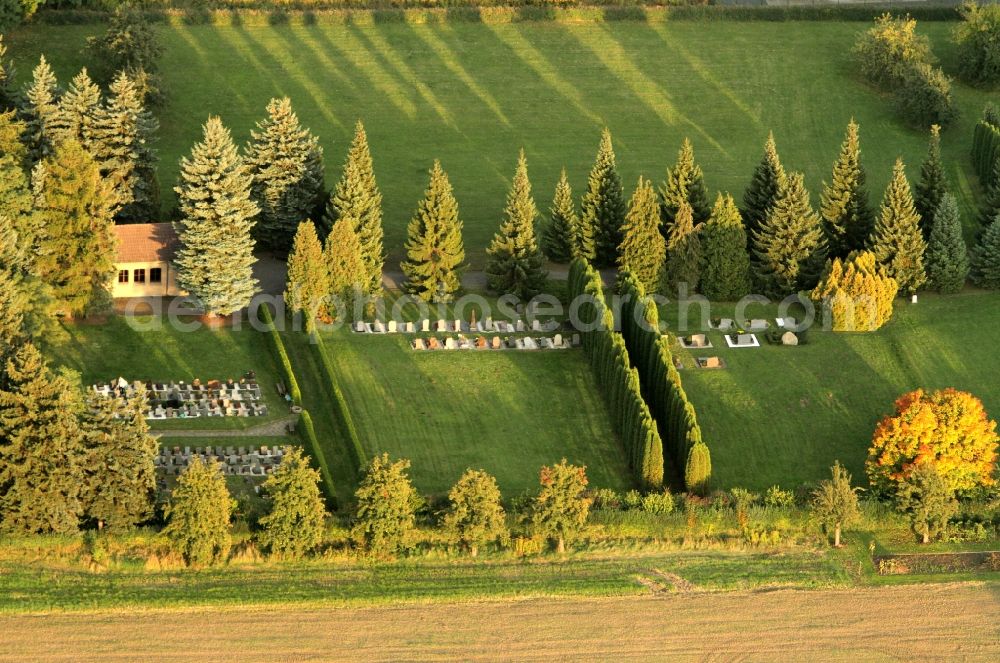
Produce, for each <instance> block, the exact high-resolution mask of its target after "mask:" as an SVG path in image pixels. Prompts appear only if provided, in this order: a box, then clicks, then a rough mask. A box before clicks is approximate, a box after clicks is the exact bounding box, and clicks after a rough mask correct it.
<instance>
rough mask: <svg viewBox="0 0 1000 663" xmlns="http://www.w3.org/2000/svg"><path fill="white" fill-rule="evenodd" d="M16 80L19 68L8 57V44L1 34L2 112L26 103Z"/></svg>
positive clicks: (0, 106)
mask: <svg viewBox="0 0 1000 663" xmlns="http://www.w3.org/2000/svg"><path fill="white" fill-rule="evenodd" d="M16 80H17V70H16V69H15V68H14V62H13V61H11V60H8V59H7V45H6V44H4V43H3V35H0V113H6V112H8V111H12V110H17V109H19V108H21V105H22V104H23V103H24V99H23V98H22V97H21V93H20V91H19V90H18V89H17V86H16V84H15V81H16Z"/></svg>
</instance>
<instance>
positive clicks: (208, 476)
mask: <svg viewBox="0 0 1000 663" xmlns="http://www.w3.org/2000/svg"><path fill="white" fill-rule="evenodd" d="M235 507H236V501H235V500H234V499H233V498H232V496H230V494H229V489H228V488H227V487H226V477H224V476H223V475H222V468H221V467H220V466H219V463H218V462H217V461H216V460H215V459H214V458H213V459H211V460H209V461H208V462H207V463H205V462H202V460H201V457H200V456H194V457H193V458H192V459H191V462H190V463H189V464H188V466H187V469H186V470H184V472H183V473H182V474H181V475H180V477H178V479H177V487H176V488H174V492H173V494H172V495H171V496H170V502H169V503H168V504H167V505H166V507H164V509H163V517H164V518H165V519H166V521H167V525H166V527H164V528H163V535H164V536H166V537H167V539H168V540H169V541H170V545H171V547H172V548H173V549H174V551H175V552H177V553H178V554H180V555H182V556H183V557H184V561H185V562H187V564H188V565H189V566H195V567H198V566H209V565H211V564H217V563H219V562H224V561H226V559H227V558H228V557H229V549H230V548H231V547H232V543H233V539H232V534H231V533H230V531H229V521H230V519H231V518H232V513H233V509H234V508H235Z"/></svg>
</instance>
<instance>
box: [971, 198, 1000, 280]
mask: <svg viewBox="0 0 1000 663" xmlns="http://www.w3.org/2000/svg"><path fill="white" fill-rule="evenodd" d="M972 282H973V283H975V284H976V285H978V286H979V287H980V288H988V289H990V290H1000V215H998V216H997V217H996V220H995V221H993V223H992V224H990V225H989V226H988V227H987V228H986V231H985V232H984V233H983V235H982V237H980V239H979V244H978V245H976V248H975V249H973V250H972Z"/></svg>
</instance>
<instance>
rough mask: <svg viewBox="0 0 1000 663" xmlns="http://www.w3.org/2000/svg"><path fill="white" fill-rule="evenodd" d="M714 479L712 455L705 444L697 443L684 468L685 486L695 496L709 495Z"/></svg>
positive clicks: (692, 448) (689, 453)
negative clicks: (711, 482)
mask: <svg viewBox="0 0 1000 663" xmlns="http://www.w3.org/2000/svg"><path fill="white" fill-rule="evenodd" d="M711 478H712V454H711V453H710V452H709V450H708V445H707V444H705V443H704V442H696V443H695V444H694V446H692V447H691V451H689V452H688V457H687V463H686V464H685V466H684V486H685V487H686V488H687V489H688V492H690V493H694V494H695V495H707V494H708V489H709V482H710V480H711Z"/></svg>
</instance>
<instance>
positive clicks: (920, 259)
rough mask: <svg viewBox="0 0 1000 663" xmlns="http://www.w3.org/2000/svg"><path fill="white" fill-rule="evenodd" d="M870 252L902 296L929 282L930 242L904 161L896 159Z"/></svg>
mask: <svg viewBox="0 0 1000 663" xmlns="http://www.w3.org/2000/svg"><path fill="white" fill-rule="evenodd" d="M870 248H871V251H872V253H874V254H875V258H876V259H877V260H878V261H879V263H881V264H882V265H885V268H886V270H887V271H888V273H889V276H891V277H892V278H894V279H896V282H897V283H898V284H899V290H900V292H905V293H907V294H913V293H914V292H916V291H917V290H918V289H919V288H920V286H922V285H923V284H924V282H925V281H926V280H927V274H926V272H925V271H924V252H925V251H926V250H927V242H925V241H924V236H923V233H921V232H920V216H919V215H917V210H916V208H914V206H913V196H912V195H911V193H910V183H909V182H908V181H907V180H906V170H905V168H904V166H903V160H902V159H896V164H895V165H894V166H893V169H892V179H891V180H890V181H889V186H888V187H886V190H885V195H884V196H883V198H882V206H881V208H880V209H879V218H878V223H876V224H875V230H874V231H873V232H872V236H871V240H870Z"/></svg>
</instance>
